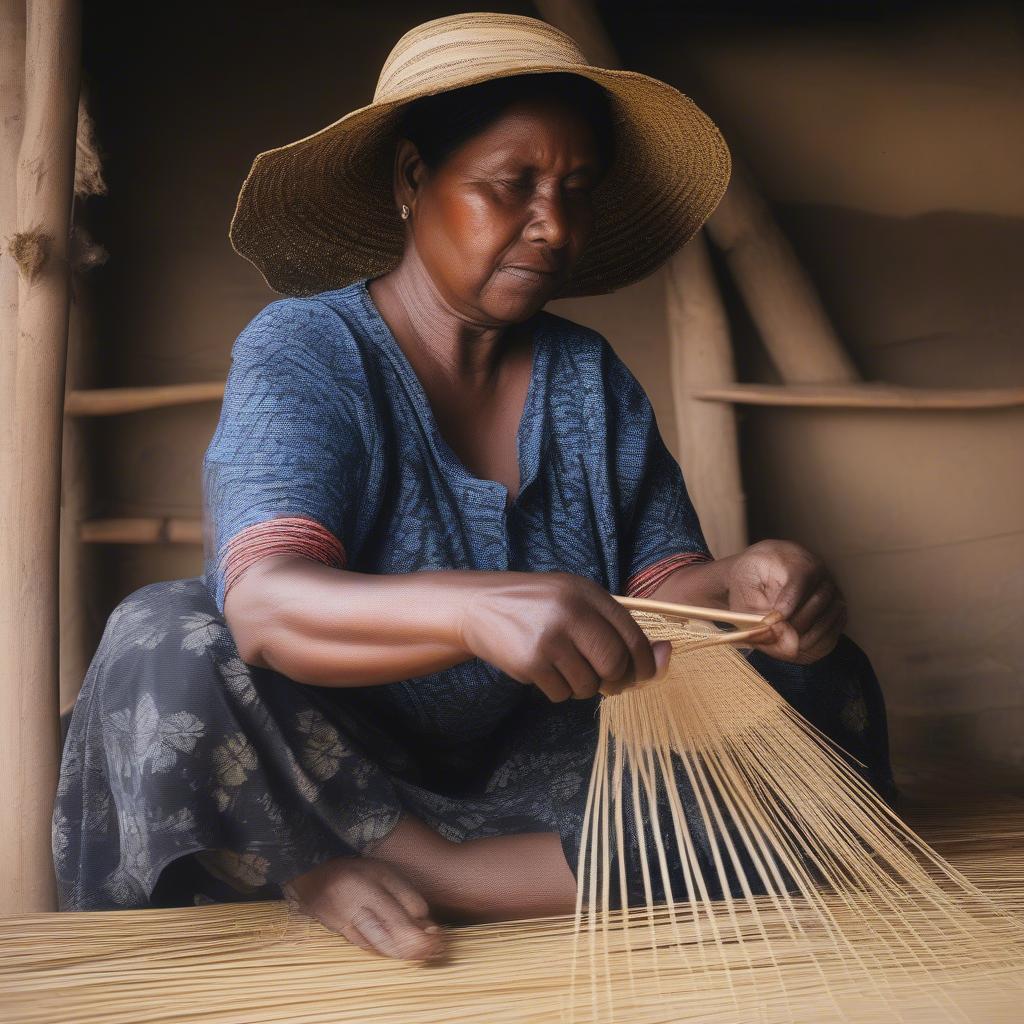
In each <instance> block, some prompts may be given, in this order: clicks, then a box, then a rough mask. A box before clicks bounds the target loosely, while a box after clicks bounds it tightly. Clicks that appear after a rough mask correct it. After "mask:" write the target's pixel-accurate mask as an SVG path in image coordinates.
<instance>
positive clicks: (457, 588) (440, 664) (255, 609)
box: [225, 557, 486, 686]
mask: <svg viewBox="0 0 1024 1024" xmlns="http://www.w3.org/2000/svg"><path fill="white" fill-rule="evenodd" d="M483 575H486V574H485V573H481V572H477V571H473V570H438V571H427V572H416V573H405V574H383V575H375V574H369V573H357V572H348V571H346V570H340V569H334V568H330V567H328V566H325V565H321V564H319V563H317V562H314V561H312V560H311V559H307V558H297V557H296V558H273V559H267V560H266V564H265V565H264V564H261V563H257V564H256V565H254V566H253V567H252V568H251V569H249V570H248V572H246V573H245V574H244V576H243V577H242V578H241V579H240V580H239V581H238V582H237V583H236V584H235V585H234V587H233V588H232V589H231V590H230V591H229V592H228V596H227V599H226V601H225V613H226V615H228V616H229V618H230V622H229V624H230V625H231V628H232V632H233V633H234V634H235V637H236V641H237V642H238V647H239V652H240V653H241V654H242V656H243V658H244V660H246V661H248V662H250V663H251V664H254V665H257V666H261V667H266V668H272V669H275V670H276V671H278V672H281V673H282V674H283V675H286V676H288V677H289V678H291V679H294V680H295V681H296V682H301V683H308V684H311V685H314V686H371V685H377V684H382V683H390V682H395V681H396V680H400V679H407V678H410V677H412V676H417V675H425V674H428V673H431V672H437V671H440V670H442V669H445V668H449V667H451V666H452V665H457V664H459V663H460V662H463V661H466V660H467V659H468V658H470V657H472V656H473V655H472V652H471V651H469V650H468V649H467V648H466V647H465V646H464V645H463V642H462V639H461V631H460V625H461V618H462V614H463V610H464V608H465V607H466V605H467V602H468V601H470V600H471V599H472V594H473V593H474V592H475V591H476V590H477V589H478V588H479V586H480V585H481V583H482V580H481V576H483Z"/></svg>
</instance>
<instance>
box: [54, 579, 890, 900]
mask: <svg viewBox="0 0 1024 1024" xmlns="http://www.w3.org/2000/svg"><path fill="white" fill-rule="evenodd" d="M748 657H749V659H750V662H751V664H753V665H754V667H755V668H757V670H758V671H759V672H760V673H761V674H762V675H763V676H764V677H765V678H766V679H767V680H768V681H769V682H770V683H771V684H772V685H773V686H774V687H775V688H776V689H777V690H778V691H779V692H780V693H781V694H782V695H783V696H784V697H785V698H786V699H787V700H789V701H790V703H792V704H793V705H795V706H796V707H797V708H798V710H800V711H801V712H802V713H803V714H804V715H805V716H806V717H807V718H809V719H810V720H811V721H812V722H813V723H814V724H815V725H817V726H818V728H820V729H822V730H823V731H824V732H825V733H827V734H828V735H829V736H831V737H832V738H833V739H834V740H836V742H837V743H839V745H840V746H841V747H843V748H844V749H845V750H846V751H847V752H848V753H849V754H851V755H853V757H854V758H856V759H857V760H858V761H860V762H861V763H862V765H861V766H858V770H859V771H861V773H862V774H863V775H864V776H865V777H866V778H867V779H868V781H869V782H871V783H872V784H873V785H874V786H875V787H876V788H877V789H878V790H879V791H880V792H882V794H883V795H884V796H885V797H886V798H887V799H890V800H891V799H892V798H893V796H894V788H893V784H892V775H891V770H890V766H889V756H888V739H887V732H886V720H885V708H884V703H883V699H882V694H881V690H880V689H879V684H878V680H877V679H876V677H875V674H874V671H873V670H872V667H871V664H870V662H869V660H868V658H867V657H866V655H865V654H864V652H863V651H862V650H861V649H860V648H859V647H858V646H857V645H856V643H854V642H853V641H852V640H851V639H850V638H849V637H848V636H845V635H844V636H842V637H841V638H840V641H839V644H838V645H837V646H836V648H835V649H834V650H833V651H832V652H831V653H830V654H829V655H827V656H826V657H825V658H822V659H821V660H820V661H818V662H816V663H814V664H813V665H809V666H797V665H792V664H789V663H786V662H781V661H778V660H775V659H772V658H769V657H767V656H766V655H764V654H762V653H761V652H758V651H753V652H750V653H749V654H748ZM373 689H374V688H373V687H324V686H310V685H306V684H302V683H297V682H295V681H294V680H292V679H289V678H287V677H286V676H283V675H281V674H280V673H278V672H275V671H272V670H269V669H262V668H256V667H253V666H251V665H248V664H246V663H245V662H243V661H242V659H241V658H240V657H239V655H238V651H237V648H236V647H235V643H234V639H233V637H232V635H231V632H230V630H229V629H228V626H227V624H226V622H225V621H224V619H223V617H222V616H221V615H220V614H219V613H218V611H217V608H216V605H215V604H214V602H213V600H212V598H211V596H210V593H209V591H208V589H207V588H206V586H205V584H204V582H203V579H202V577H193V578H189V579H180V580H171V581H165V582H159V583H152V584H149V585H147V586H144V587H142V588H140V589H139V590H137V591H135V592H134V593H132V594H130V595H129V596H128V597H126V598H125V599H124V600H123V601H122V602H121V603H120V604H119V605H118V606H117V607H116V608H115V609H114V611H113V612H112V613H111V615H110V617H109V619H108V621H107V624H106V628H105V630H104V633H103V637H102V639H101V641H100V644H99V647H98V649H97V651H96V654H95V655H94V657H93V660H92V662H91V664H90V666H89V671H88V674H87V676H86V679H85V681H84V684H83V687H82V690H81V693H80V695H79V697H78V699H77V701H76V704H75V707H74V711H73V714H72V717H71V721H70V725H69V728H68V733H67V738H66V740H65V742H64V751H63V758H62V764H61V771H60V779H59V787H58V793H57V799H56V803H55V807H54V815H53V856H54V865H55V869H56V874H57V879H58V892H59V901H60V907H61V909H62V910H94V909H126V908H137V907H147V906H185V905H194V904H198V903H205V902H211V901H215V902H221V901H238V900H247V899H252V900H260V899H275V898H278V897H279V896H280V886H281V884H282V883H284V882H286V881H288V880H289V879H291V878H293V877H295V876H296V875H299V874H301V873H303V872H305V871H308V870H309V869H311V868H313V867H314V866H316V865H317V864H319V863H320V862H322V861H324V860H326V859H328V858H330V857H336V856H357V855H360V854H362V853H364V852H366V851H367V850H368V849H369V848H370V847H371V846H372V845H373V844H374V843H375V842H376V841H378V840H380V839H382V838H383V837H384V836H386V835H387V833H388V832H389V831H390V830H391V829H392V828H393V827H394V826H395V824H396V823H397V822H398V819H399V818H400V816H401V815H402V814H403V813H408V814H412V815H414V816H416V817H418V818H420V819H421V820H423V821H424V822H426V823H427V824H429V825H430V826H432V827H433V828H434V829H436V830H437V831H438V832H439V833H440V834H441V835H443V836H444V837H446V838H448V839H450V840H452V841H456V842H462V841H465V840H469V839H474V838H478V837H482V836H494V835H507V834H512V833H519V832H557V833H558V834H559V835H560V837H561V841H562V846H563V850H564V851H565V855H566V859H567V861H568V863H569V865H570V867H571V868H572V870H573V871H574V872H575V870H576V864H577V857H578V851H579V847H578V842H579V835H580V831H581V828H582V822H583V814H584V804H585V798H586V790H587V784H588V782H589V778H590V771H591V767H592V764H593V757H594V749H595V742H596V736H597V731H596V726H597V718H596V710H597V703H596V699H595V700H594V701H576V700H569V701H565V702H563V703H560V704H553V703H551V702H550V701H548V700H547V699H546V698H545V697H544V696H543V694H542V693H541V692H540V691H539V690H536V689H535V688H533V687H525V686H524V687H523V700H522V702H521V704H520V705H519V706H518V707H517V708H516V709H515V710H514V711H513V712H512V713H510V714H509V716H508V717H507V719H506V720H504V721H503V722H502V723H501V724H500V726H499V727H498V728H497V729H495V730H493V731H492V732H491V733H489V734H488V735H486V736H484V737H482V738H479V739H471V740H466V739H459V740H457V741H456V740H453V741H452V742H450V743H445V742H438V740H437V737H436V735H434V734H430V735H429V736H428V734H427V733H425V732H424V733H420V732H418V731H417V730H416V729H415V728H414V727H410V724H409V723H410V720H414V718H413V717H411V716H410V715H406V716H402V718H401V720H400V721H399V719H397V718H395V717H393V716H389V715H386V714H383V713H382V712H381V710H380V705H379V703H376V702H375V701H374V700H373V694H372V691H373ZM466 713H467V714H471V713H472V708H471V706H469V707H467V712H466ZM680 785H681V786H682V785H685V780H683V781H682V782H681V783H680ZM689 803H690V801H687V800H686V799H685V794H684V799H683V805H684V807H686V806H688V805H689ZM691 829H692V830H693V829H695V830H697V831H699V829H700V825H699V822H698V821H694V822H691Z"/></svg>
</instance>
